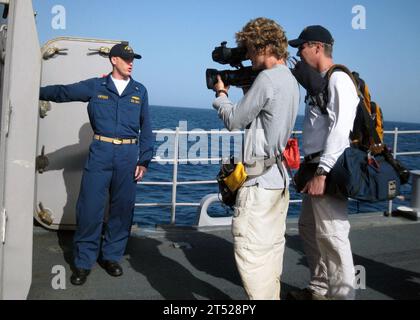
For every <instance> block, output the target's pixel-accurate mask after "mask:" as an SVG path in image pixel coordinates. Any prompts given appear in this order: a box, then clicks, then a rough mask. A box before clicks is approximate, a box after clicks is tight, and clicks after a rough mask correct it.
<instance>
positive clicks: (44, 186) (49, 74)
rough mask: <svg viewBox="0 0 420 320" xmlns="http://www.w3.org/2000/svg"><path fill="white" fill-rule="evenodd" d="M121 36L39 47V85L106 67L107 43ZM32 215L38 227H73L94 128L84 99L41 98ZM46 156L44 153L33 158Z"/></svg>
mask: <svg viewBox="0 0 420 320" xmlns="http://www.w3.org/2000/svg"><path fill="white" fill-rule="evenodd" d="M119 42H120V41H111V40H94V39H81V38H57V39H54V40H51V41H49V42H48V43H47V44H45V45H44V46H43V48H42V78H41V83H42V86H46V85H53V84H70V83H75V82H78V81H81V80H85V79H89V78H94V77H102V76H105V75H107V74H108V73H109V72H110V71H111V63H110V61H109V58H108V52H109V50H110V48H111V47H112V46H113V45H114V44H116V43H119ZM40 117H41V119H40V121H39V130H38V145H37V150H38V155H44V156H45V157H46V159H48V160H47V161H48V165H47V166H46V167H45V164H46V163H47V162H46V161H39V162H38V164H39V165H38V168H37V169H38V170H37V172H38V173H37V177H36V180H37V181H36V210H35V218H36V220H37V221H38V222H39V223H41V224H42V225H43V226H45V227H47V228H49V229H53V230H57V229H74V228H75V225H76V218H75V217H76V215H75V210H76V202H77V197H78V194H79V189H80V182H81V177H82V169H83V166H84V164H85V161H86V158H87V154H88V148H89V145H90V142H91V141H92V136H93V132H92V129H91V126H90V123H89V119H88V114H87V103H83V102H69V103H50V104H43V103H42V102H41V112H40ZM38 159H41V160H45V158H42V157H41V158H38Z"/></svg>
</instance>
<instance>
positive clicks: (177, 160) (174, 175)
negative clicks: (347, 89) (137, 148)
mask: <svg viewBox="0 0 420 320" xmlns="http://www.w3.org/2000/svg"><path fill="white" fill-rule="evenodd" d="M153 133H155V134H165V135H175V137H174V156H173V158H172V159H166V158H165V159H164V160H163V159H159V158H153V159H152V162H160V161H165V162H167V163H173V169H172V181H141V182H139V184H141V185H145V186H147V185H152V186H172V191H171V202H154V203H136V204H135V206H136V207H170V208H171V220H170V221H171V222H170V224H173V225H174V224H175V220H176V208H177V207H200V206H201V205H202V203H198V202H177V187H178V186H185V185H206V184H217V180H215V179H214V180H195V181H178V165H179V164H180V163H188V162H192V163H194V162H201V163H202V162H203V161H209V163H215V162H217V161H218V162H219V163H220V161H222V158H221V157H215V158H197V159H191V158H188V159H180V158H179V139H180V136H182V135H190V134H200V135H201V134H210V135H213V134H215V135H242V134H244V132H243V131H231V132H229V131H205V130H199V131H197V130H192V131H181V130H180V129H179V128H178V127H177V128H176V130H175V131H173V130H154V131H153ZM301 134H302V131H293V135H295V136H297V135H301ZM384 134H385V135H389V134H392V135H393V145H392V153H393V156H394V158H397V157H399V156H417V155H420V151H401V152H399V151H398V138H399V137H400V136H401V135H415V134H420V130H399V129H398V128H397V127H396V128H395V129H394V130H385V131H384ZM301 158H303V157H301ZM301 202H302V200H301V199H290V203H292V204H293V203H301ZM392 211H393V201H392V200H389V201H388V209H387V212H386V214H387V215H390V214H391V213H392Z"/></svg>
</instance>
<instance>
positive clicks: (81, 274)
mask: <svg viewBox="0 0 420 320" xmlns="http://www.w3.org/2000/svg"><path fill="white" fill-rule="evenodd" d="M140 58H141V56H140V55H139V54H136V53H134V52H133V49H132V48H131V47H130V46H129V45H128V43H120V44H116V45H115V46H113V47H112V48H111V50H110V53H109V59H110V62H111V64H112V72H111V73H110V74H109V75H108V76H107V77H105V78H93V79H88V80H84V81H81V82H78V83H74V84H69V85H53V86H47V87H43V88H41V91H40V99H41V100H46V101H54V102H70V101H82V102H88V106H87V110H88V114H89V119H90V124H91V126H92V129H93V132H94V136H93V140H92V144H91V145H90V149H89V156H88V159H87V161H86V165H85V167H84V171H83V177H82V183H81V188H80V194H79V199H78V201H77V206H76V211H77V215H76V217H77V230H76V232H75V235H74V251H73V252H74V270H73V274H72V276H71V278H70V280H71V283H72V284H74V285H82V284H83V283H85V281H86V279H87V276H88V275H89V273H90V269H91V268H92V267H93V265H94V264H95V263H96V261H97V260H98V258H99V263H100V265H101V266H102V267H103V268H104V269H105V270H106V271H107V272H108V273H109V274H110V275H111V276H115V277H117V276H121V275H122V273H123V271H122V268H121V266H120V264H119V263H118V262H119V260H120V259H121V257H122V256H123V254H124V251H125V248H126V244H127V240H128V237H129V235H130V230H131V225H132V218H133V212H134V204H135V196H136V186H137V181H139V180H141V179H142V178H143V176H144V174H145V173H146V171H147V167H148V165H149V163H150V160H151V159H152V156H153V144H154V137H153V134H152V128H151V123H150V116H149V103H148V95H147V90H146V88H145V87H144V86H143V85H142V84H141V83H139V82H136V81H134V80H133V79H132V78H131V72H132V69H133V61H134V59H140ZM139 132H140V133H139ZM108 195H109V208H110V210H109V217H108V221H107V223H106V226H105V229H104V239H103V242H102V244H101V233H102V229H103V228H102V225H103V220H104V211H105V205H106V203H105V202H106V199H107V197H108Z"/></svg>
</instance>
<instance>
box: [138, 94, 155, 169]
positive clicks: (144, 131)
mask: <svg viewBox="0 0 420 320" xmlns="http://www.w3.org/2000/svg"><path fill="white" fill-rule="evenodd" d="M153 146H154V137H153V132H152V124H151V121H150V115H149V98H148V95H147V91H146V92H145V94H144V96H143V104H142V106H141V113H140V138H139V160H138V161H137V165H138V166H143V167H146V168H147V167H148V166H149V163H150V160H152V157H153Z"/></svg>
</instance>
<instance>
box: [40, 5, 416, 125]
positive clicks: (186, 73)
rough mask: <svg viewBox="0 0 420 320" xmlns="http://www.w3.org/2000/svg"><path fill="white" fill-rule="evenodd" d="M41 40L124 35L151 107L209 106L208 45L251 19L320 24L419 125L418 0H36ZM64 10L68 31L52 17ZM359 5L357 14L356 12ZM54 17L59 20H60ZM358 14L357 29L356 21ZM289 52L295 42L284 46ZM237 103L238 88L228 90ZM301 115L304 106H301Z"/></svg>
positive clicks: (379, 97)
mask: <svg viewBox="0 0 420 320" xmlns="http://www.w3.org/2000/svg"><path fill="white" fill-rule="evenodd" d="M33 5H34V9H35V11H36V12H37V18H36V19H37V26H38V31H39V40H40V42H41V45H42V44H44V43H45V42H47V40H50V39H52V38H56V37H59V36H74V37H86V38H99V39H112V40H129V41H130V45H131V46H132V47H133V48H134V49H135V51H136V52H138V53H140V54H141V55H142V56H143V59H141V60H140V61H136V63H135V67H134V72H133V77H134V78H135V79H136V80H138V81H140V82H142V83H143V84H144V85H145V86H146V87H147V89H148V91H149V101H150V104H152V105H162V106H184V107H198V108H211V104H212V100H213V98H214V93H213V91H211V90H208V89H207V87H206V84H205V76H204V74H205V70H206V68H216V69H219V70H224V69H226V68H227V66H223V65H219V64H217V63H215V62H213V61H212V59H211V52H212V50H213V49H214V47H215V46H218V45H219V44H220V42H221V41H223V40H226V41H228V45H229V46H235V45H236V44H235V32H237V31H239V30H240V29H241V28H242V27H243V26H244V25H245V24H246V23H247V22H248V21H249V20H251V19H253V18H257V17H267V18H271V19H274V20H275V21H277V22H278V23H279V24H280V25H281V26H283V27H284V29H285V30H286V34H287V37H288V38H289V39H293V38H297V37H298V35H299V33H300V32H301V31H302V29H303V28H304V27H305V26H307V25H313V24H321V25H323V26H325V27H327V28H328V29H329V30H330V31H331V33H332V35H333V37H334V38H335V47H334V60H335V62H336V63H342V64H345V65H347V66H348V67H349V68H350V69H352V70H357V71H359V73H360V75H361V77H362V78H364V79H365V80H366V82H367V83H368V85H369V87H370V90H371V93H372V96H373V100H375V101H377V102H378V103H379V105H380V106H381V107H382V109H383V112H384V118H385V120H390V121H404V122H416V123H420V95H419V92H418V91H420V75H419V70H420V58H419V53H420V41H419V34H420V1H418V0H400V1H397V0H381V1H379V0H354V1H352V0H341V1H333V0H318V1H309V0H293V1H292V0H287V1H282V0H254V1H250V0H231V1H227V0H224V1H223V0H213V1H207V0H205V1H199V0H154V1H150V0H145V1H143V0H140V1H139V0H125V1H115V0H114V1H111V0H88V1H87V0H33ZM56 5H61V6H63V7H64V8H65V18H66V19H65V29H56V28H53V26H52V21H53V20H54V17H56V16H57V13H56V12H55V13H53V12H52V9H53V8H54V6H56ZM357 5H361V6H363V8H364V9H365V18H366V19H365V22H366V25H365V28H363V24H360V23H361V22H363V20H360V19H359V18H363V15H361V14H363V12H361V11H357V12H355V13H353V12H352V10H353V8H354V7H355V6H357ZM56 21H57V20H56ZM352 22H359V24H358V25H359V26H361V27H362V29H354V28H353V25H352ZM289 51H290V53H291V55H295V54H296V50H295V49H293V48H290V50H289ZM230 97H231V98H232V100H234V101H237V100H238V99H240V97H241V91H240V90H238V89H234V88H233V89H231V95H230ZM299 113H300V114H302V113H303V104H302V105H301V107H300V112H299Z"/></svg>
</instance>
